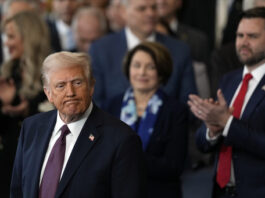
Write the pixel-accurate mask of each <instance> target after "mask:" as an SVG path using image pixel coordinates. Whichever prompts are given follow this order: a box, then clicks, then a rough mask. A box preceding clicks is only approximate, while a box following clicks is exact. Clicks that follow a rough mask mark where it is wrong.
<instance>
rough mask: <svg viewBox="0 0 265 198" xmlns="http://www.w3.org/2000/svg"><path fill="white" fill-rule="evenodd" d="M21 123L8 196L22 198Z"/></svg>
mask: <svg viewBox="0 0 265 198" xmlns="http://www.w3.org/2000/svg"><path fill="white" fill-rule="evenodd" d="M23 134H24V132H23V125H22V129H21V131H20V137H19V142H18V146H17V152H16V157H15V162H14V166H13V172H12V180H11V187H10V198H22V197H23V192H22V164H23V155H22V150H23Z"/></svg>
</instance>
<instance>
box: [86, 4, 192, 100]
mask: <svg viewBox="0 0 265 198" xmlns="http://www.w3.org/2000/svg"><path fill="white" fill-rule="evenodd" d="M122 5H123V10H124V16H125V18H126V25H127V26H126V27H125V29H124V30H122V31H121V32H118V33H114V34H111V35H108V36H106V37H103V38H102V39H100V40H98V41H96V42H95V43H94V44H92V46H91V49H90V54H91V57H92V67H93V71H94V74H95V78H96V81H97V84H96V87H95V94H94V98H95V102H96V103H97V104H99V105H102V104H104V102H105V101H106V100H108V99H110V98H113V97H114V96H116V95H117V94H121V93H123V92H124V91H125V89H126V88H127V87H128V86H129V82H128V80H127V79H126V77H125V76H124V75H123V73H122V66H121V65H122V60H123V57H124V55H125V53H126V52H127V51H128V49H132V48H133V47H134V46H136V45H137V44H139V43H140V42H141V41H143V40H148V41H157V42H160V43H162V44H163V45H164V46H165V47H167V49H168V50H169V51H170V53H171V56H172V58H173V63H174V67H173V73H172V75H171V78H170V79H169V81H168V83H167V84H166V86H165V87H164V90H165V91H166V93H167V94H168V95H170V96H174V97H175V98H177V99H179V100H180V101H182V102H186V101H187V99H188V94H190V93H195V92H196V85H195V80H194V72H193V68H192V60H191V56H190V50H189V48H188V46H187V45H186V44H185V43H183V42H181V41H177V40H175V39H173V38H171V37H169V36H164V35H161V34H158V33H156V32H155V27H156V24H157V10H156V1H155V0H145V1H142V0H123V1H122Z"/></svg>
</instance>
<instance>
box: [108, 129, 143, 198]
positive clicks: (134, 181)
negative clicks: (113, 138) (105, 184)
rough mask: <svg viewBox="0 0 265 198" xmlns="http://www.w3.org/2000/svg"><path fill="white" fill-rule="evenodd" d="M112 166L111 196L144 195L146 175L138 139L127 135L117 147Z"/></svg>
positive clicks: (139, 196) (127, 197)
mask: <svg viewBox="0 0 265 198" xmlns="http://www.w3.org/2000/svg"><path fill="white" fill-rule="evenodd" d="M113 164H114V165H113V167H112V187H111V189H112V193H111V194H112V196H111V197H112V198H124V197H126V198H136V197H137V198H142V197H145V195H146V190H145V188H146V177H145V166H144V159H143V152H142V147H141V142H140V139H139V137H138V136H137V135H135V134H133V135H130V136H127V137H126V139H124V140H123V141H122V142H121V143H120V145H119V146H118V148H117V154H116V157H115V159H114V163H113Z"/></svg>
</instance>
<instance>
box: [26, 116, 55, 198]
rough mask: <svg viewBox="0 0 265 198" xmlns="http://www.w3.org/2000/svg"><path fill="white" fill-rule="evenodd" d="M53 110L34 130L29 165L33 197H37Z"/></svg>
mask: <svg viewBox="0 0 265 198" xmlns="http://www.w3.org/2000/svg"><path fill="white" fill-rule="evenodd" d="M53 112H54V113H53V114H52V116H49V119H48V120H47V121H45V122H43V123H42V124H41V125H40V127H39V128H38V131H36V133H37V134H38V135H36V141H34V144H35V145H34V146H33V148H34V152H33V156H32V159H34V163H32V167H31V171H32V186H33V188H32V189H33V190H34V193H33V194H34V195H35V197H38V192H39V182H40V172H41V168H42V164H43V160H44V157H45V154H46V151H47V147H48V144H49V141H50V137H51V134H52V131H53V129H54V125H55V121H56V115H57V114H56V113H57V111H53ZM51 123H52V124H51Z"/></svg>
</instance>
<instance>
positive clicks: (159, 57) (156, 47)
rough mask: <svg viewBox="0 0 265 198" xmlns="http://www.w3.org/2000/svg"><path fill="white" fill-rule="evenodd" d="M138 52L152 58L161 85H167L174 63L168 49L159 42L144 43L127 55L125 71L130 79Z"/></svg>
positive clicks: (124, 63)
mask: <svg viewBox="0 0 265 198" xmlns="http://www.w3.org/2000/svg"><path fill="white" fill-rule="evenodd" d="M138 51H144V52H146V53H147V54H149V55H150V56H151V57H152V59H153V61H154V63H155V67H156V70H157V74H158V77H159V79H160V82H159V83H160V84H164V85H165V84H166V83H167V81H168V79H169V77H170V75H171V73H172V71H173V61H172V58H171V55H170V53H169V51H168V50H167V48H165V47H164V46H163V45H161V44H159V43H157V42H148V41H145V42H142V43H140V44H139V45H137V46H136V47H134V48H133V49H132V50H130V51H129V52H128V53H127V55H126V56H125V58H124V61H123V71H124V73H125V75H126V77H127V78H128V79H129V78H130V77H129V76H130V74H129V72H130V65H131V61H132V58H133V56H134V55H135V53H136V52H138Z"/></svg>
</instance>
